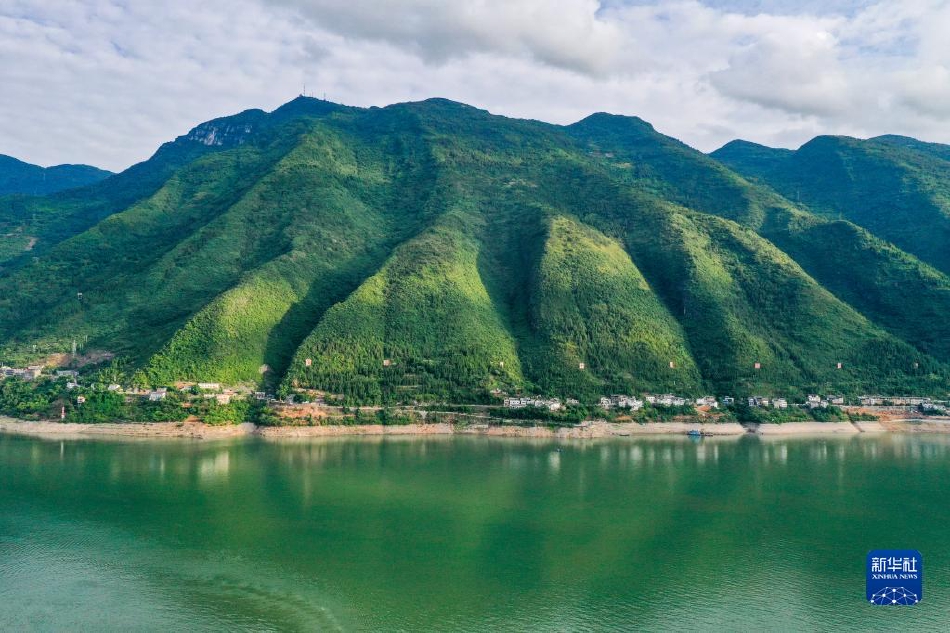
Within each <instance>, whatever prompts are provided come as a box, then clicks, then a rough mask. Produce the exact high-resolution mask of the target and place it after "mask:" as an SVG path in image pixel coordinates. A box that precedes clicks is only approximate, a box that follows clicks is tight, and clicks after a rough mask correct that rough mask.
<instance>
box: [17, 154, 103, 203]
mask: <svg viewBox="0 0 950 633" xmlns="http://www.w3.org/2000/svg"><path fill="white" fill-rule="evenodd" d="M111 175H112V172H109V171H106V170H104V169H99V168H98V167H91V166H89V165H54V166H53V167H40V166H39V165H31V164H29V163H24V162H23V161H21V160H17V159H16V158H13V157H12V156H4V155H3V154H0V196H6V195H10V194H16V193H20V194H27V195H33V196H43V195H46V194H50V193H55V192H57V191H62V190H64V189H74V188H76V187H84V186H86V185H91V184H93V183H96V182H99V181H100V180H103V179H105V178H108V177H109V176H111Z"/></svg>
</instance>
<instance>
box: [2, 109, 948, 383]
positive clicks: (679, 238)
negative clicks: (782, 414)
mask: <svg viewBox="0 0 950 633" xmlns="http://www.w3.org/2000/svg"><path fill="white" fill-rule="evenodd" d="M880 143H882V144H883V143H885V141H880ZM892 145H894V144H893V143H892ZM897 145H899V144H897ZM895 146H896V145H895ZM895 151H914V152H916V153H917V154H920V155H922V156H923V155H925V152H923V150H916V149H913V150H908V149H905V148H904V147H902V146H901V147H897V150H895ZM764 154H765V155H766V158H765V159H763V162H768V160H771V158H769V157H771V156H772V154H771V153H770V152H764ZM931 160H939V159H937V158H933V157H932V158H931ZM758 180H760V179H759V178H758V177H756V178H755V179H752V178H751V177H745V176H742V175H739V173H737V172H736V171H733V170H731V169H730V168H729V167H727V166H726V165H725V164H724V163H723V162H721V161H719V160H716V159H715V158H712V157H709V156H706V155H704V154H702V153H701V152H698V151H696V150H694V149H692V148H690V147H688V146H686V145H684V144H682V143H680V142H679V141H676V140H675V139H671V138H669V137H666V136H663V135H661V134H659V133H657V132H656V131H655V130H654V129H653V128H652V127H651V126H650V125H649V124H647V123H645V122H643V121H641V120H639V119H635V118H630V117H618V116H611V115H604V114H598V115H593V116H591V117H588V118H587V119H585V120H583V121H581V122H579V123H577V124H574V125H571V126H556V125H549V124H544V123H540V122H536V121H525V120H515V119H508V118H504V117H499V116H493V115H491V114H489V113H487V112H485V111H482V110H477V109H475V108H472V107H469V106H465V105H462V104H458V103H454V102H450V101H446V100H441V99H431V100H428V101H423V102H418V103H405V104H397V105H393V106H388V107H386V108H370V109H360V108H349V107H343V106H338V105H335V104H331V103H328V102H325V101H320V100H316V99H309V98H303V97H301V98H298V99H295V100H294V101H292V102H290V103H288V104H286V105H285V106H283V107H281V108H279V109H278V110H275V111H274V112H271V113H265V112H262V111H258V110H249V111H247V112H244V113H241V114H238V115H235V116H234V117H225V118H223V119H217V120H215V121H211V122H208V123H205V124H202V125H200V126H198V127H196V128H195V129H194V130H192V131H191V132H189V133H188V134H186V135H184V136H182V137H179V138H178V139H176V140H175V141H173V142H172V143H168V144H166V145H164V146H162V148H160V149H159V151H158V152H157V153H156V154H155V156H153V157H152V158H151V159H149V160H148V161H145V162H144V163H141V164H139V165H136V166H134V167H133V168H131V169H129V170H127V171H125V172H123V173H121V174H117V175H115V176H113V177H111V178H109V179H108V180H106V181H103V182H102V183H99V184H96V185H93V186H90V187H86V188H83V189H77V190H73V191H70V192H64V193H60V194H54V195H51V196H47V197H41V198H28V199H24V198H14V199H10V198H6V199H3V198H0V223H3V222H6V223H7V226H8V227H12V228H13V229H14V230H9V229H8V230H7V231H5V233H7V234H17V235H24V234H28V233H27V232H30V233H31V234H33V235H34V236H36V237H38V239H37V241H36V244H35V246H34V248H33V250H32V251H31V252H30V255H28V256H27V255H25V254H24V253H22V252H19V253H18V252H16V250H15V249H12V248H10V249H7V250H8V252H9V254H8V255H7V257H6V259H0V265H2V266H3V268H2V269H0V360H4V359H7V358H10V359H15V360H26V359H28V358H30V357H35V356H41V355H44V354H48V353H51V352H61V351H64V350H67V349H68V348H69V347H70V346H71V344H72V341H77V342H78V343H79V344H80V345H82V346H83V347H84V349H85V350H86V351H90V352H92V351H100V352H110V353H112V354H115V355H118V356H119V357H121V358H123V359H125V360H126V361H127V362H128V363H130V364H131V365H132V366H133V367H135V368H138V369H140V370H141V376H142V377H144V379H145V380H146V381H148V382H151V383H153V384H168V383H170V382H173V381H175V380H202V381H220V382H225V383H246V384H254V385H262V386H264V387H266V388H271V389H277V388H281V389H285V390H290V389H294V388H308V389H317V390H324V391H328V392H330V393H336V394H342V395H343V396H344V397H345V398H347V399H348V400H349V401H351V402H400V401H402V402H406V401H417V400H449V401H455V402H477V401H487V400H488V399H489V398H490V394H491V393H492V392H495V393H498V392H508V393H515V392H539V393H545V394H550V395H559V396H562V397H578V398H581V399H583V400H587V401H592V400H595V399H596V398H597V397H598V396H600V395H602V394H606V393H614V392H630V393H638V392H642V391H666V390H672V391H677V392H683V393H687V394H699V393H701V392H705V391H715V392H718V393H733V394H735V395H738V394H743V393H749V392H753V391H761V392H774V393H783V394H788V395H797V394H799V393H801V392H804V391H807V390H815V389H822V390H836V391H846V392H849V393H855V392H859V391H898V390H900V391H915V392H921V393H945V392H946V391H947V390H948V385H950V383H948V376H950V368H948V364H950V336H947V335H948V334H950V332H948V331H947V330H948V327H950V326H948V325H947V322H948V319H946V318H944V317H945V315H947V314H950V292H948V289H950V278H948V277H947V275H946V273H945V272H942V269H940V268H939V267H936V266H934V265H931V264H929V263H924V258H923V256H922V255H917V254H915V253H914V252H913V251H911V250H910V249H903V250H902V249H900V248H898V246H896V245H894V244H892V243H890V240H889V238H887V236H879V235H877V234H876V233H875V232H874V230H873V229H872V228H868V227H863V226H862V225H860V223H859V222H857V221H851V220H849V219H839V217H838V215H834V216H833V217H831V216H830V215H829V214H827V213H823V212H818V211H813V210H812V209H810V208H806V207H803V206H802V205H799V204H793V203H792V202H790V201H789V200H788V198H787V197H785V196H783V195H781V192H779V191H777V189H776V188H775V187H770V186H766V185H764V184H761V183H760V182H758ZM4 204H5V205H6V206H4ZM16 231H19V233H16ZM885 240H887V241H885ZM80 293H81V294H80ZM909 305H913V306H914V308H913V309H908V306H909ZM935 321H936V322H935ZM34 346H35V348H34ZM34 349H35V351H34ZM756 363H759V365H760V368H758V369H757V368H756V367H755V364H756ZM839 363H840V364H841V368H840V369H839V368H838V364H839Z"/></svg>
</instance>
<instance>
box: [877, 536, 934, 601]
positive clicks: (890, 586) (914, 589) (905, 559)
mask: <svg viewBox="0 0 950 633" xmlns="http://www.w3.org/2000/svg"><path fill="white" fill-rule="evenodd" d="M865 589H866V594H867V600H868V602H869V603H870V604H877V605H893V606H896V605H912V604H917V603H918V602H920V601H921V600H922V599H923V597H924V559H923V556H921V555H920V552H918V551H917V550H915V549H876V550H872V551H870V552H868V558H867V584H866V585H865Z"/></svg>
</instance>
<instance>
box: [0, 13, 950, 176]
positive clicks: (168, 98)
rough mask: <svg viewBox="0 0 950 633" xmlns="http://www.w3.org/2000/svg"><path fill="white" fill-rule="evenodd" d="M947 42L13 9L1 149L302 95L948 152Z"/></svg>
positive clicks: (43, 160) (78, 156) (554, 21)
mask: <svg viewBox="0 0 950 633" xmlns="http://www.w3.org/2000/svg"><path fill="white" fill-rule="evenodd" d="M948 37H950V0H899V1H891V2H861V1H857V0H824V1H822V0H801V1H798V2H795V1H793V0H704V1H698V0H684V1H679V0H672V1H668V2H664V1H659V0H602V1H600V2H597V1H596V0H385V1H383V0H380V1H378V2H370V1H363V0H202V1H201V2H195V1H194V0H163V1H161V2H158V1H154V2H153V1H135V0H56V1H55V2H47V1H45V0H3V2H2V3H0V153H3V154H9V155H13V156H16V157H18V158H21V159H23V160H27V161H29V162H34V163H38V164H42V165H50V164H57V163H64V162H85V163H91V164H94V165H98V166H101V167H105V168H108V169H113V170H117V169H123V168H125V167H127V166H129V165H130V164H132V163H134V162H137V161H140V160H143V159H145V158H147V157H148V156H149V155H151V153H152V152H153V151H154V150H155V149H156V148H157V147H158V145H159V144H160V143H162V142H163V141H166V140H169V139H171V138H173V137H175V136H177V135H179V134H182V133H184V132H186V131H187V130H188V129H189V128H191V127H192V126H194V125H195V124H197V123H199V122H201V121H205V120H207V119H210V118H213V117H216V116H221V115H225V114H231V113H234V112H237V111H240V110H243V109H247V108H254V107H256V108H263V109H267V110H270V109H273V108H275V107H277V106H278V105H280V104H281V103H283V102H285V101H288V100H290V99H291V98H293V97H295V96H296V95H297V94H299V93H300V92H301V91H302V90H303V86H304V85H306V90H307V91H308V92H311V93H313V94H314V95H315V96H323V95H324V94H325V95H326V97H327V98H328V99H330V100H333V101H337V102H340V103H346V104H351V105H360V106H368V105H386V104H389V103H394V102H399V101H408V100H418V99H424V98H427V97H433V96H440V97H447V98H451V99H455V100H458V101H463V102H465V103H469V104H472V105H475V106H478V107H482V108H486V109H488V110H491V111H492V112H495V113H498V114H505V115H509V116H517V117H529V118H536V119H541V120H545V121H551V122H555V123H569V122H573V121H575V120H577V119H580V118H582V117H584V116H586V115H587V114H590V113H591V112H596V111H609V112H616V113H622V114H635V115H638V116H641V117H643V118H644V119H647V120H648V121H651V122H652V123H653V124H654V125H655V126H656V127H657V129H659V130H660V131H662V132H665V133H667V134H671V135H673V136H676V137H677V138H680V139H682V140H684V141H686V142H687V143H689V144H691V145H693V146H695V147H698V148H700V149H702V150H706V151H708V150H712V149H715V148H716V147H718V146H720V145H721V144H723V143H724V142H726V141H728V140H730V139H732V138H736V137H741V138H746V139H749V140H754V141H757V142H761V143H766V144H770V145H778V146H784V147H797V146H798V145H800V144H801V143H802V142H804V141H806V140H807V139H809V138H811V137H812V136H814V135H816V134H826V133H834V134H849V135H854V136H862V137H866V136H872V135H876V134H882V133H899V134H908V135H912V136H917V137H919V138H924V139H926V140H933V141H941V142H950V125H947V124H946V122H947V121H948V119H950V45H948V42H947V39H948Z"/></svg>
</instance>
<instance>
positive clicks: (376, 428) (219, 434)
mask: <svg viewBox="0 0 950 633" xmlns="http://www.w3.org/2000/svg"><path fill="white" fill-rule="evenodd" d="M692 430H697V431H700V432H701V433H702V434H703V435H707V436H733V437H734V436H741V435H745V434H748V433H754V434H756V435H761V436H790V435H814V434H838V435H844V434H858V433H881V432H898V433H899V432H913V433H950V419H946V418H944V419H928V420H886V421H882V422H855V423H851V422H786V423H784V424H760V425H757V426H753V427H750V428H747V427H744V426H742V425H740V424H737V423H723V424H703V423H699V422H695V423H692V422H650V423H644V424H638V423H627V424H617V423H609V422H594V423H591V424H586V425H582V426H576V427H558V428H552V427H547V426H540V425H539V426H515V425H497V426H496V425H492V426H489V425H487V424H480V425H478V424H476V425H467V426H456V425H452V424H447V423H438V424H407V425H398V426H383V425H381V424H362V425H323V426H279V427H263V426H255V425H253V424H240V425H234V426H230V425H229V426H211V425H208V424H202V423H200V422H187V423H179V422H154V423H148V424H133V423H127V424H112V423H106V424H77V423H70V422H67V423H63V422H53V421H45V422H27V421H23V420H16V419H13V418H7V417H3V416H0V432H2V433H13V434H19V435H32V436H37V437H51V438H56V439H81V438H90V437H128V438H150V439H160V438H187V439H226V438H234V437H247V436H257V437H262V438H267V439H280V438H308V437H334V436H347V435H376V436H383V435H391V436H397V435H398V436H407V435H481V436H489V437H524V438H550V439H592V438H608V437H629V436H643V435H684V434H686V433H687V432H688V431H692Z"/></svg>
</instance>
